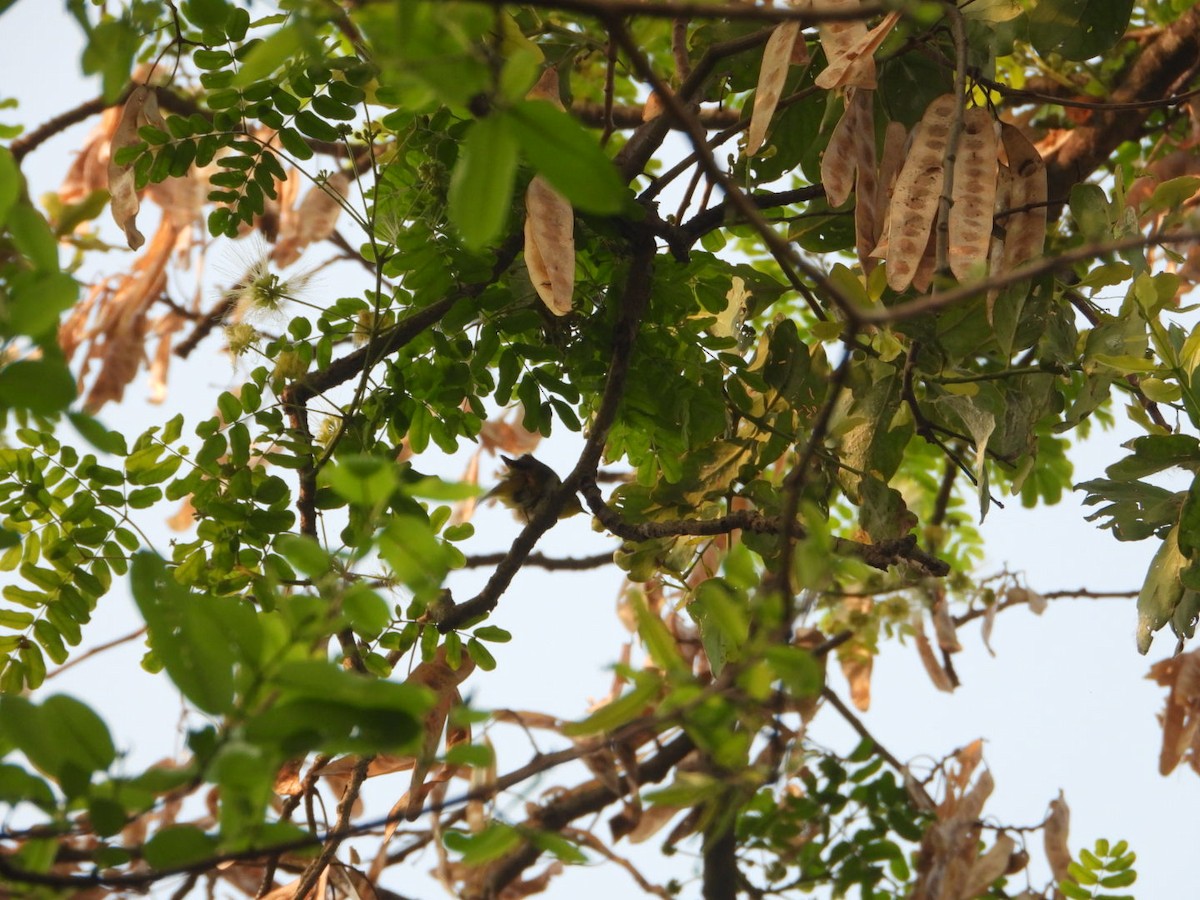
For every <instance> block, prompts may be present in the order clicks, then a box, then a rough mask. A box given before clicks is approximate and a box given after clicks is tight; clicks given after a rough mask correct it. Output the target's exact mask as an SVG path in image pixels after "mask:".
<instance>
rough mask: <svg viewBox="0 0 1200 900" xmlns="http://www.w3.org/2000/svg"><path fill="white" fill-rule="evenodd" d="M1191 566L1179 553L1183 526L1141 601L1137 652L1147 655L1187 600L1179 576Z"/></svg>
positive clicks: (1157, 562)
mask: <svg viewBox="0 0 1200 900" xmlns="http://www.w3.org/2000/svg"><path fill="white" fill-rule="evenodd" d="M1186 565H1187V558H1186V557H1185V556H1184V555H1183V554H1182V553H1180V552H1179V526H1176V527H1174V528H1172V529H1171V531H1170V533H1169V534H1168V535H1167V537H1166V539H1165V540H1164V541H1163V542H1162V546H1161V547H1159V548H1158V552H1157V553H1155V554H1154V559H1152V560H1151V561H1150V571H1149V572H1148V573H1147V574H1146V583H1145V584H1143V585H1142V590H1141V592H1140V593H1139V594H1138V600H1137V611H1138V621H1137V649H1138V653H1141V654H1143V655H1145V654H1146V653H1147V652H1148V651H1149V650H1150V643H1151V641H1153V640H1154V632H1156V631H1158V630H1159V629H1160V628H1162V627H1163V626H1164V625H1166V624H1167V622H1169V621H1170V620H1171V616H1172V614H1174V612H1175V607H1176V606H1178V605H1179V601H1180V600H1181V599H1183V590H1184V588H1183V582H1182V581H1180V579H1179V574H1180V572H1181V571H1182V570H1183V568H1184V567H1185V566H1186Z"/></svg>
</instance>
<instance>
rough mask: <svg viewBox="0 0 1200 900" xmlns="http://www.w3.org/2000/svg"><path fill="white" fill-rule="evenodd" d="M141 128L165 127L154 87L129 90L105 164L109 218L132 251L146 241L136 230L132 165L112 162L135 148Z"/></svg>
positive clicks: (138, 207)
mask: <svg viewBox="0 0 1200 900" xmlns="http://www.w3.org/2000/svg"><path fill="white" fill-rule="evenodd" d="M143 125H153V126H154V127H155V128H159V129H161V130H164V131H165V130H166V127H167V126H166V123H165V122H163V118H162V116H161V115H159V112H158V95H157V94H155V93H154V88H152V87H149V86H147V85H144V84H139V85H138V86H137V87H135V88H134V89H133V90H132V91H130V93H129V99H127V100H126V101H125V106H124V107H123V108H122V110H121V120H120V122H118V123H117V127H116V130H115V131H114V132H113V137H112V151H111V154H110V156H109V161H108V192H109V194H110V195H111V196H112V204H111V207H112V215H113V219H115V220H116V223H117V224H118V225H120V226H121V229H122V230H123V231H124V232H125V240H126V241H127V242H128V243H129V249H130V250H136V249H138V248H139V247H140V246H142V244H144V243H145V242H146V238H145V236H144V235H143V234H142V233H141V232H140V231H138V228H137V214H138V210H139V209H140V208H141V201H140V200H139V199H138V191H137V186H136V185H135V184H134V173H133V165H132V163H131V164H128V165H124V166H119V165H117V164H116V162H114V160H115V159H116V156H117V152H118V151H120V150H122V149H124V148H125V147H132V146H135V145H136V144H138V143H139V142H140V141H141V138H140V137H138V129H139V128H141V127H142V126H143Z"/></svg>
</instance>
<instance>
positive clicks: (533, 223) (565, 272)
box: [525, 175, 575, 316]
mask: <svg viewBox="0 0 1200 900" xmlns="http://www.w3.org/2000/svg"><path fill="white" fill-rule="evenodd" d="M525 267H526V268H527V269H528V270H529V279H530V281H532V282H533V287H534V290H536V291H537V293H538V296H539V297H541V298H542V302H543V303H545V304H546V307H547V308H548V309H549V310H550V311H551V312H552V313H554V314H555V315H556V316H565V315H566V314H567V313H569V312H570V311H571V298H572V295H573V294H574V293H575V211H574V210H573V209H572V208H571V204H570V202H569V201H568V200H567V198H566V197H564V196H563V195H562V194H560V193H559V192H558V191H556V190H555V189H554V188H552V187H551V186H550V183H549V182H548V181H546V180H545V179H544V178H542V176H541V175H535V176H534V177H533V180H532V181H530V182H529V187H528V188H527V189H526V191H525Z"/></svg>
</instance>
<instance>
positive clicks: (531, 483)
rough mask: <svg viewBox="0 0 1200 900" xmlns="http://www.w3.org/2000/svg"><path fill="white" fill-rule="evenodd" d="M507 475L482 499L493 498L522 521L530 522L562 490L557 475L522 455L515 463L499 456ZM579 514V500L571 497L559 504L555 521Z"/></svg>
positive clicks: (543, 464) (541, 463)
mask: <svg viewBox="0 0 1200 900" xmlns="http://www.w3.org/2000/svg"><path fill="white" fill-rule="evenodd" d="M500 458H501V459H502V460H504V465H505V466H507V467H508V471H507V472H505V473H504V477H503V478H501V479H500V483H499V484H497V485H496V486H495V487H494V488H492V489H491V490H490V491H488V492H487V494H485V495H484V497H483V499H484V500H487V499H488V498H491V497H494V498H496V499H497V500H499V501H500V502H501V503H503V504H504V505H505V506H507V507H508V508H509V509H511V510H513V511H514V512H515V513H516V514H517V516H518V517H519V518H521V519H523V520H524V521H526V522H528V521H530V520H531V519H532V518H533V517H534V516H536V515H537V514H538V513H540V512H541V511H542V510H543V509H544V508H545V506H546V504H547V503H548V502H549V500H550V498H551V497H552V496H554V493H555V491H557V490H558V489H559V488H560V487H561V486H562V479H561V478H559V477H558V473H557V472H555V471H554V470H553V469H552V468H550V467H549V466H548V465H546V464H545V463H544V462H542V461H540V460H538V459H535V458H534V457H533V455H532V454H529V453H526V454H525V455H524V456H521V457H519V458H517V459H513V458H512V457H510V456H503V455H502V456H501V457H500ZM580 512H583V506H582V505H581V504H580V503H579V498H578V497H577V496H576V495H575V494H572V495H571V496H570V497H568V498H567V500H566V502H565V503H564V504H563V508H562V510H561V511H560V512H559V514H558V517H559V518H560V519H565V518H567V517H568V516H573V515H575V514H576V513H580Z"/></svg>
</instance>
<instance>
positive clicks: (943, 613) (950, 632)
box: [932, 593, 962, 653]
mask: <svg viewBox="0 0 1200 900" xmlns="http://www.w3.org/2000/svg"><path fill="white" fill-rule="evenodd" d="M932 613H933V633H934V636H935V637H936V638H937V642H938V646H939V647H941V648H942V650H944V651H945V652H947V653H958V652H959V651H961V650H962V644H960V643H959V641H958V632H957V630H956V629H955V627H954V619H953V617H952V616H951V615H950V602H949V600H947V598H946V595H945V594H944V593H943V594H941V595H940V596H938V598H937V601H936V602H935V603H934V604H933V610H932Z"/></svg>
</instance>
